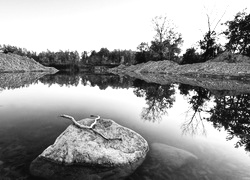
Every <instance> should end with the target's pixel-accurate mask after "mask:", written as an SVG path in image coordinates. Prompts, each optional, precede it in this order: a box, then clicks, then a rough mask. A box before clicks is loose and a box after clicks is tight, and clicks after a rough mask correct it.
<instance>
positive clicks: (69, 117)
mask: <svg viewBox="0 0 250 180" xmlns="http://www.w3.org/2000/svg"><path fill="white" fill-rule="evenodd" d="M60 117H63V118H66V119H69V120H71V121H72V122H73V124H74V125H75V126H76V127H78V128H82V129H89V130H92V131H93V132H94V133H95V134H98V135H99V136H101V137H102V138H103V139H105V140H107V141H110V140H119V141H122V139H121V138H113V139H111V138H107V137H105V136H104V135H102V134H101V133H99V132H97V131H96V130H94V129H93V127H94V125H95V124H96V123H97V120H99V119H100V118H101V117H100V116H99V115H91V116H90V117H96V118H95V119H94V122H93V123H92V124H91V125H90V126H85V125H83V124H80V123H78V122H77V121H76V120H75V118H73V117H72V116H69V115H66V114H63V115H60Z"/></svg>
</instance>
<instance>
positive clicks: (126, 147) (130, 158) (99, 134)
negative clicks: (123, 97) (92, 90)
mask: <svg viewBox="0 0 250 180" xmlns="http://www.w3.org/2000/svg"><path fill="white" fill-rule="evenodd" d="M93 121H94V120H93V119H90V118H87V119H83V120H81V121H78V123H79V124H81V125H85V126H90V125H91V124H93ZM147 152H148V143H147V141H146V140H145V139H144V138H143V137H142V136H141V135H139V134H138V133H136V132H134V131H133V130H131V129H128V128H126V127H123V126H121V125H119V124H117V123H115V122H114V121H113V120H109V119H98V120H97V121H96V124H95V125H94V127H93V129H86V128H79V127H77V126H76V125H70V126H69V127H68V128H67V129H66V130H65V131H64V132H63V133H62V134H61V135H60V136H59V137H58V138H57V139H56V141H55V143H54V144H53V145H51V146H49V147H48V148H47V149H45V150H44V151H43V152H42V154H40V155H39V156H38V158H36V159H35V160H34V161H33V162H32V164H31V166H30V172H31V174H32V175H34V176H39V177H45V178H52V177H54V178H55V177H56V176H55V175H56V174H58V171H59V170H60V169H62V168H63V169H65V168H66V169H67V171H68V172H75V168H74V167H75V165H78V168H79V165H80V167H83V168H80V169H81V170H80V171H79V170H78V171H79V172H83V174H85V176H86V175H87V174H88V172H91V173H90V174H95V173H94V172H96V170H97V169H98V168H101V169H102V170H104V169H105V168H109V171H110V168H111V169H116V170H115V172H122V174H124V172H123V171H118V170H117V167H119V168H118V169H123V168H122V167H124V169H126V170H125V171H126V172H129V173H132V172H133V170H135V169H136V168H137V167H138V166H139V165H140V164H141V163H142V161H143V160H144V158H145V157H146V154H147ZM53 164H54V166H53ZM53 167H55V168H56V169H53ZM68 167H69V168H68ZM71 167H72V168H73V171H72V168H71ZM86 167H87V170H86ZM92 167H93V168H92ZM68 169H69V170H68ZM83 169H85V170H83ZM89 169H90V170H89ZM128 169H129V170H128ZM102 170H101V172H102ZM106 171H107V170H105V172H106ZM45 172H47V173H45ZM98 172H100V169H99V170H98ZM45 174H47V175H46V176H45ZM59 174H60V173H59ZM69 174H70V173H69ZM73 174H74V173H73ZM97 174H98V173H97ZM102 174H105V173H102ZM125 174H128V173H125ZM100 177H101V176H100ZM57 179H60V178H57Z"/></svg>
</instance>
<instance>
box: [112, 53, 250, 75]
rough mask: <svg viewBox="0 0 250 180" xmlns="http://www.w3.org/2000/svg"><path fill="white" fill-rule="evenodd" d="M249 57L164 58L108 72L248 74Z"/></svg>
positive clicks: (228, 54)
mask: <svg viewBox="0 0 250 180" xmlns="http://www.w3.org/2000/svg"><path fill="white" fill-rule="evenodd" d="M249 62H250V57H247V56H243V55H232V54H231V55H230V53H223V54H221V55H220V56H218V57H217V58H215V59H213V60H210V61H208V62H205V63H196V64H186V65H178V64H177V63H174V62H171V61H168V60H164V61H157V62H152V61H150V62H147V63H142V64H137V65H132V66H124V65H121V66H118V67H116V68H113V69H110V70H109V72H112V73H118V74H128V75H129V74H130V73H135V74H144V73H154V74H175V75H188V76H190V75H191V76H196V77H201V76H203V77H213V78H214V77H216V78H218V77H226V78H227V79H230V76H233V77H236V76H237V77H245V76H250V63H249Z"/></svg>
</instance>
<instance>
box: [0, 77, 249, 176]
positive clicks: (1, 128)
mask: <svg viewBox="0 0 250 180" xmlns="http://www.w3.org/2000/svg"><path fill="white" fill-rule="evenodd" d="M17 77H18V75H17ZM5 78H6V77H5ZM11 78H12V80H10V82H9V84H7V85H6V84H5V85H2V86H1V85H0V180H2V179H6V180H7V179H36V178H34V177H31V175H30V174H29V165H30V163H31V162H32V160H34V159H35V158H36V157H37V156H38V155H39V154H40V153H41V152H42V151H43V150H44V149H46V148H47V147H48V146H49V145H51V144H53V143H54V141H55V139H56V138H57V137H58V136H59V135H60V134H61V133H62V132H63V131H64V130H65V129H66V128H67V127H68V126H69V125H70V124H71V123H70V121H68V120H66V119H62V118H59V115H60V114H68V115H72V116H73V117H75V119H82V118H86V117H89V116H90V115H91V114H99V115H100V116H101V117H102V118H107V119H113V120H115V121H116V122H117V123H119V124H121V125H123V126H126V127H128V128H130V129H133V130H134V131H136V132H138V133H139V134H141V135H142V136H143V137H144V138H145V139H146V140H147V141H148V143H149V146H150V151H149V152H148V156H147V158H146V159H145V161H144V162H143V164H142V165H141V166H140V167H139V168H137V170H136V171H134V172H133V173H132V174H128V175H127V179H146V180H148V179H157V180H158V179H180V180H183V179H192V180H193V179H199V180H200V179H204V180H208V179H211V180H224V179H229V180H231V179H232V180H233V179H244V180H246V179H250V170H249V169H250V154H249V151H250V119H249V116H250V94H240V93H237V92H234V93H232V92H224V91H213V92H211V91H209V90H206V89H203V88H201V87H194V86H190V85H185V84H169V85H159V84H153V83H146V82H144V81H142V80H138V79H133V78H129V77H119V76H115V75H109V74H106V75H95V74H80V75H66V74H60V73H58V74H55V75H46V76H44V77H42V78H40V79H36V80H30V81H29V80H25V78H20V76H19V78H17V79H16V80H15V78H14V80H13V77H11ZM15 81H16V84H15ZM20 81H22V82H20ZM11 83H12V84H11ZM13 83H14V84H13ZM152 145H153V146H155V145H158V146H159V147H162V146H164V145H168V146H172V147H175V148H179V149H182V150H185V151H187V152H189V153H192V154H193V155H194V156H196V157H197V159H195V160H194V161H186V160H185V159H181V158H180V159H178V157H174V158H175V159H168V157H169V155H167V154H166V155H164V150H162V152H160V153H159V152H157V153H155V152H152V151H154V148H151V147H152ZM163 149H164V148H163ZM177 161H178V162H180V165H179V166H176V165H175V164H174V162H177ZM113 177H115V176H113ZM82 178H83V179H84V177H82ZM95 178H96V179H98V178H97V177H95ZM68 179H70V178H69V177H68Z"/></svg>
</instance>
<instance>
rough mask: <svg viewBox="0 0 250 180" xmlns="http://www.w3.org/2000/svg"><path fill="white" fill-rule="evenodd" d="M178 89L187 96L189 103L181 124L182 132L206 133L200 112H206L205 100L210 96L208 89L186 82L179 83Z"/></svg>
mask: <svg viewBox="0 0 250 180" xmlns="http://www.w3.org/2000/svg"><path fill="white" fill-rule="evenodd" d="M179 90H180V94H181V95H184V96H186V97H187V101H188V103H189V104H190V105H191V107H190V109H188V110H187V112H186V119H185V122H184V123H183V124H182V126H181V128H182V133H183V134H191V135H196V134H202V135H206V129H205V126H204V123H203V120H204V118H203V117H202V113H204V112H207V109H208V106H207V102H208V101H209V100H210V98H211V96H212V95H211V93H210V91H208V90H206V89H204V88H201V87H195V86H190V85H186V84H180V85H179ZM190 114H191V115H190Z"/></svg>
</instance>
